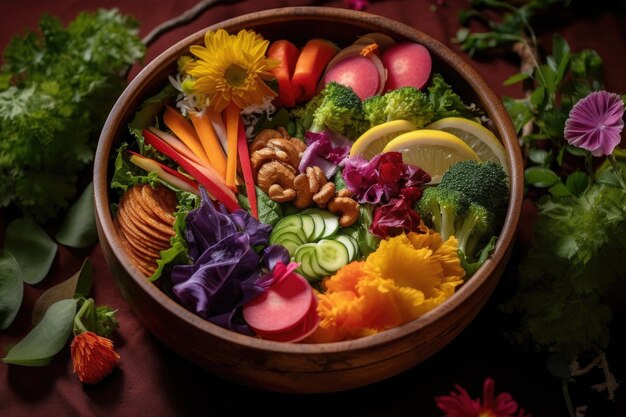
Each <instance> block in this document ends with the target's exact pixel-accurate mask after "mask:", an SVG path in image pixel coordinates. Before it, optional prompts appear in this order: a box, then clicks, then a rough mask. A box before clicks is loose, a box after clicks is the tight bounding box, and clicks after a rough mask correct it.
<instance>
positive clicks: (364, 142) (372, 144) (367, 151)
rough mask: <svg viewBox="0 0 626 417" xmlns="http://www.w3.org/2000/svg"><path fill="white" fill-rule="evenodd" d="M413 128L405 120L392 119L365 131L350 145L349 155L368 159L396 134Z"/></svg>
mask: <svg viewBox="0 0 626 417" xmlns="http://www.w3.org/2000/svg"><path fill="white" fill-rule="evenodd" d="M411 130H415V125H413V123H411V122H409V121H407V120H393V121H391V122H386V123H383V124H380V125H378V126H374V127H372V128H371V129H369V130H367V131H365V133H363V134H362V135H361V136H360V137H359V138H358V139H357V140H356V141H355V142H354V144H353V145H352V148H351V149H350V156H355V155H361V156H362V157H363V158H365V159H367V160H368V161H369V160H370V159H372V158H373V157H374V156H376V155H378V154H379V153H381V152H382V151H383V149H384V148H385V145H387V144H388V143H389V142H391V140H393V139H394V138H395V137H396V136H398V135H401V134H402V133H406V132H410V131H411Z"/></svg>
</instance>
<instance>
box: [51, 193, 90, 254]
mask: <svg viewBox="0 0 626 417" xmlns="http://www.w3.org/2000/svg"><path fill="white" fill-rule="evenodd" d="M93 199H94V196H93V182H90V183H89V185H87V187H86V188H85V190H84V191H83V193H82V194H81V196H80V197H79V198H78V200H76V202H75V203H74V204H73V205H72V207H70V209H69V210H68V212H67V215H66V216H65V220H63V224H62V225H61V228H60V229H59V231H58V232H57V235H56V238H57V241H58V242H59V243H61V244H63V245H65V246H69V247H72V248H84V247H86V246H89V245H92V244H94V243H96V242H97V241H98V231H97V229H96V214H95V210H94V205H93V204H94V202H93Z"/></svg>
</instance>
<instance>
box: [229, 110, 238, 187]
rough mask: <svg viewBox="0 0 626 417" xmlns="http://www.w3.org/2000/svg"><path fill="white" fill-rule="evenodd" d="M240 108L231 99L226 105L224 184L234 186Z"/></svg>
mask: <svg viewBox="0 0 626 417" xmlns="http://www.w3.org/2000/svg"><path fill="white" fill-rule="evenodd" d="M240 111H241V109H240V108H239V107H238V106H237V105H236V104H235V103H233V102H232V101H231V102H230V104H229V105H228V107H226V135H227V137H228V149H227V152H228V160H227V161H226V185H227V186H228V187H231V188H234V187H235V181H236V177H237V129H238V126H239V112H240Z"/></svg>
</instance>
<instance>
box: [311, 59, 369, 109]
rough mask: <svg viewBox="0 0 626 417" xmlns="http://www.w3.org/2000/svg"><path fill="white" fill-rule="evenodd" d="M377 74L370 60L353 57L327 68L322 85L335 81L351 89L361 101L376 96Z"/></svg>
mask: <svg viewBox="0 0 626 417" xmlns="http://www.w3.org/2000/svg"><path fill="white" fill-rule="evenodd" d="M379 79H380V77H379V73H378V69H377V68H376V65H374V63H373V62H372V60H371V59H369V58H366V57H364V56H360V55H355V56H351V57H348V58H345V59H343V60H341V61H339V62H337V63H336V64H335V65H334V66H333V67H332V68H329V69H328V71H327V72H326V76H325V77H324V84H328V83H329V82H331V81H336V82H338V83H339V84H343V85H347V86H348V87H352V89H353V90H354V92H355V93H356V94H357V95H358V96H359V98H360V99H361V100H365V99H366V98H368V97H371V96H373V95H374V94H376V92H377V90H378V86H379Z"/></svg>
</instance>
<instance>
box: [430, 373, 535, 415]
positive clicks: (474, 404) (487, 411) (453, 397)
mask: <svg viewBox="0 0 626 417" xmlns="http://www.w3.org/2000/svg"><path fill="white" fill-rule="evenodd" d="M454 387H455V388H456V391H452V392H450V394H449V395H442V396H440V397H435V402H436V403H437V407H438V408H439V409H440V410H441V411H443V412H444V413H446V414H445V415H444V416H443V417H530V415H526V414H525V413H524V409H523V408H518V405H517V403H516V402H515V400H513V397H512V396H511V394H509V393H507V392H503V393H501V394H498V395H497V396H496V397H494V395H495V392H494V388H495V384H494V382H493V379H491V378H487V379H485V383H484V385H483V399H482V403H481V401H480V399H472V398H471V397H470V396H469V394H468V393H467V391H465V389H463V387H460V386H458V385H455V386H454ZM516 413H517V414H516Z"/></svg>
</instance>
